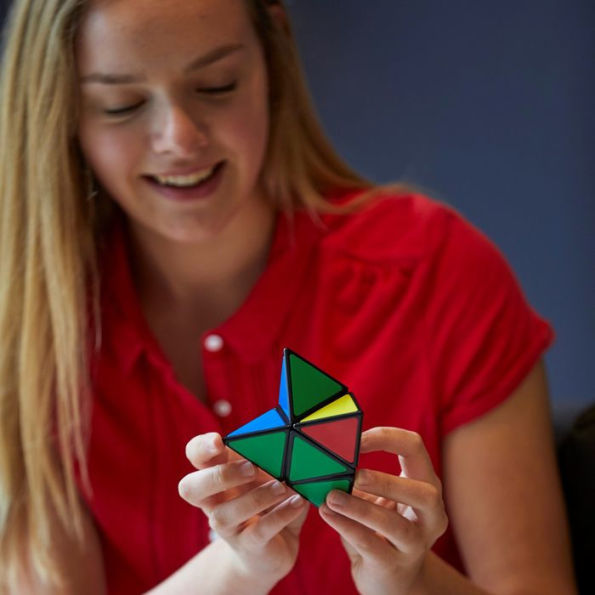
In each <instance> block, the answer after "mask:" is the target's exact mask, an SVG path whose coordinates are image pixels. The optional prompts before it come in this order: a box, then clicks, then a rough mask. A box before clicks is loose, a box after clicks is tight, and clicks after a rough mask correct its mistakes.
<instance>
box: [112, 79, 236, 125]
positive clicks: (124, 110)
mask: <svg viewBox="0 0 595 595" xmlns="http://www.w3.org/2000/svg"><path fill="white" fill-rule="evenodd" d="M236 88H237V82H236V81H233V82H231V83H229V84H227V85H222V86H219V87H199V88H197V89H196V92H197V93H198V94H202V95H207V96H209V97H214V96H218V95H227V94H229V93H232V92H233V91H235V90H236ZM144 103H145V102H144V101H139V102H138V103H135V104H132V105H124V106H121V107H115V108H111V109H104V110H103V113H104V114H105V115H106V116H112V117H118V116H125V115H128V114H131V113H133V112H134V111H136V110H137V109H139V108H140V107H142V105H144Z"/></svg>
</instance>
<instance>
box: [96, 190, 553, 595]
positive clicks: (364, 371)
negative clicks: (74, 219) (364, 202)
mask: <svg viewBox="0 0 595 595" xmlns="http://www.w3.org/2000/svg"><path fill="white" fill-rule="evenodd" d="M323 221H324V224H325V225H324V226H320V225H317V224H315V223H313V222H312V220H311V219H310V218H309V217H308V216H307V215H306V214H304V213H298V214H297V215H296V216H295V218H294V220H293V224H292V223H290V221H289V220H288V219H287V218H286V217H285V216H283V215H279V216H278V219H277V226H276V231H275V236H274V241H273V245H272V249H271V252H270V255H269V262H268V265H267V267H266V269H265V271H264V273H263V274H262V276H261V277H260V278H259V280H258V281H257V283H256V285H255V286H254V288H253V289H252V291H251V293H250V295H249V296H248V298H247V300H246V301H245V303H244V304H243V305H242V306H241V307H240V309H239V310H238V311H237V312H236V313H235V314H234V315H233V316H232V317H231V318H230V319H228V320H227V321H226V322H225V323H224V324H222V325H221V326H220V327H218V328H214V329H212V330H211V331H210V332H209V333H206V334H205V336H202V337H197V338H196V357H197V358H202V361H203V366H204V373H205V381H206V386H207V392H208V400H207V402H206V403H202V402H200V401H199V400H198V399H196V398H195V397H194V396H193V395H192V394H191V393H190V392H189V391H188V390H186V389H185V388H184V387H183V386H182V385H181V384H180V383H179V382H178V381H177V380H176V377H175V373H174V371H173V368H172V366H171V364H170V362H169V361H168V360H167V358H166V357H165V356H164V354H163V352H162V351H161V349H160V347H159V345H158V344H157V342H156V340H155V338H154V337H153V335H152V334H151V332H150V330H149V328H148V325H147V323H146V321H145V319H144V317H143V314H142V311H141V309H140V307H139V302H138V299H137V296H136V295H135V290H134V287H133V284H132V281H131V277H130V272H129V268H128V261H127V250H126V242H125V238H124V232H123V231H121V230H120V232H116V233H114V234H113V235H112V236H111V241H110V243H109V247H108V250H107V251H106V253H105V254H104V257H103V259H102V269H103V283H104V293H103V298H102V299H103V301H102V313H103V320H102V325H103V343H102V348H101V352H100V353H99V355H98V357H97V361H96V362H95V365H94V395H95V397H94V405H93V416H92V434H91V441H90V447H89V469H90V475H91V483H92V487H93V495H92V496H88V497H87V498H88V499H87V501H88V505H89V508H90V510H91V513H92V514H93V516H94V518H95V521H96V524H97V528H98V530H99V534H100V536H101V541H102V545H103V554H104V561H105V569H106V574H107V581H108V586H109V590H110V592H111V593H126V594H130V593H136V592H141V591H143V590H146V589H149V588H150V587H152V586H154V585H155V584H157V583H158V582H160V581H162V580H163V579H165V578H166V577H167V576H169V575H170V574H171V573H172V572H173V571H174V570H176V569H177V568H178V567H179V566H181V565H182V564H184V562H186V561H187V560H188V559H189V558H191V557H192V556H193V555H194V554H196V553H197V552H198V551H199V550H200V549H201V548H203V547H204V546H205V545H207V544H208V543H209V528H208V525H207V521H206V518H205V517H204V515H203V513H202V512H201V511H200V510H198V509H196V508H194V507H192V506H191V505H189V504H187V503H186V502H184V501H183V500H182V499H181V498H180V497H179V496H178V491H177V485H178V482H179V480H180V479H181V478H182V477H183V476H184V475H185V474H186V473H188V472H190V471H192V467H191V465H190V463H189V462H188V461H187V460H186V457H185V455H184V448H185V445H186V443H187V442H188V440H189V439H190V438H191V437H193V436H195V435H196V434H199V433H204V432H210V431H217V432H220V433H221V434H222V435H225V434H227V433H228V432H230V431H232V430H234V429H236V428H238V427H239V426H241V425H242V424H244V423H246V422H247V421H249V420H251V419H252V418H254V417H256V416H257V415H259V414H261V413H264V412H265V411H267V410H268V409H270V408H271V407H273V406H275V405H276V403H277V397H278V385H279V379H280V371H281V354H282V348H283V347H289V348H291V349H293V350H294V351H296V352H297V353H299V354H301V355H303V356H304V357H306V358H307V359H308V360H310V361H312V362H314V363H315V364H316V365H318V366H319V367H320V368H322V369H323V370H325V371H327V372H328V373H329V374H331V375H332V376H334V377H335V378H337V379H339V380H340V381H341V382H343V383H344V384H346V385H347V386H348V387H349V389H350V390H351V391H352V392H353V393H354V394H355V396H356V398H357V399H358V401H359V403H360V404H361V406H362V409H363V411H364V429H366V428H370V427H373V426H378V425H393V426H398V427H403V428H407V429H410V430H415V431H417V432H419V433H420V434H421V435H422V437H423V439H424V441H425V445H426V447H427V449H428V451H429V454H430V456H431V459H432V461H433V464H434V466H435V469H436V471H437V473H438V474H439V475H441V471H442V470H441V445H442V441H443V440H444V437H445V435H446V434H447V433H448V432H450V431H451V430H452V429H453V428H456V427H457V426H459V425H460V424H464V423H466V422H468V421H470V420H472V419H474V418H476V417H478V416H480V415H482V414H483V413H485V412H487V411H488V410H489V409H491V408H492V407H494V406H496V405H498V403H500V402H501V401H502V400H503V399H506V398H507V397H508V396H509V395H510V394H511V393H512V392H513V390H514V389H515V388H516V387H517V386H518V385H519V383H520V382H521V380H522V379H523V378H524V377H525V376H526V375H527V373H528V372H529V370H530V369H531V368H532V366H533V365H534V364H535V363H536V361H537V360H538V358H539V357H540V355H541V354H542V352H543V351H544V350H545V348H546V347H547V346H548V345H549V344H550V342H551V341H552V338H553V333H552V330H551V328H550V327H549V326H548V324H547V323H546V322H544V321H543V320H542V319H541V318H539V317H538V316H537V315H536V314H535V313H534V312H533V311H532V310H531V308H530V307H529V306H528V304H527V303H526V301H525V299H524V297H523V295H522V293H521V291H520V289H519V287H518V284H517V283H516V281H515V279H514V276H513V274H512V273H511V271H510V268H509V267H508V265H507V264H506V262H505V261H504V259H503V257H502V256H501V255H500V253H499V252H498V251H497V249H496V248H495V247H494V246H493V244H492V243H491V242H490V241H489V240H488V239H486V237H485V236H483V235H482V234H481V233H480V232H478V231H477V230H476V229H474V228H473V227H472V226H471V225H470V224H469V223H467V222H466V221H465V220H464V219H462V218H461V217H460V216H459V215H458V214H457V213H456V212H455V211H453V210H452V209H450V208H448V207H446V206H444V205H442V204H440V203H437V202H434V201H431V200H429V199H427V198H425V197H422V196H405V197H390V198H387V199H386V200H382V201H379V202H378V203H376V204H374V206H372V207H369V208H366V209H365V210H364V211H362V212H359V213H357V214H354V215H347V216H340V215H325V216H324V217H323ZM360 466H366V467H370V468H377V469H381V470H384V471H389V472H393V473H395V472H397V468H398V463H397V460H396V457H394V456H392V457H391V456H388V455H366V456H365V457H362V459H361V460H360ZM435 551H436V552H437V553H438V554H439V555H440V556H442V557H443V558H445V559H446V560H447V561H449V562H450V563H452V564H454V565H455V566H457V567H459V568H461V563H460V560H459V557H458V553H457V548H456V544H455V542H454V537H453V534H452V532H451V531H450V530H448V531H447V533H446V534H445V535H444V536H443V537H442V538H441V539H440V540H439V542H438V543H437V544H436V546H435ZM331 585H332V588H333V591H334V592H341V593H352V592H355V588H354V586H353V583H352V579H351V575H350V569H349V563H348V559H347V556H346V554H345V552H344V550H343V548H342V546H341V543H340V539H339V537H338V535H337V534H336V533H334V532H333V531H332V530H331V529H330V528H329V527H327V526H326V525H325V524H324V523H323V522H322V520H321V519H319V518H318V514H317V512H316V511H315V510H311V511H310V514H309V517H308V519H307V520H306V523H305V525H304V528H303V530H302V534H301V539H300V553H299V557H298V561H297V563H296V566H295V568H294V570H293V571H292V572H291V573H290V575H289V576H288V577H286V578H285V579H284V580H283V581H282V582H281V583H279V585H278V586H277V588H276V589H275V591H277V589H278V590H279V592H283V593H286V594H292V593H295V594H298V593H299V594H300V595H305V594H309V593H320V592H321V591H322V590H323V589H324V588H326V587H329V586H331Z"/></svg>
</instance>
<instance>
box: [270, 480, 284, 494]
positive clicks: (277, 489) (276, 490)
mask: <svg viewBox="0 0 595 595" xmlns="http://www.w3.org/2000/svg"><path fill="white" fill-rule="evenodd" d="M270 489H271V492H273V494H276V495H278V496H280V495H281V494H283V493H285V486H284V485H283V484H282V483H281V482H280V481H274V482H273V483H272V484H271V488H270Z"/></svg>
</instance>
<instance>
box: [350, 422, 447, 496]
mask: <svg viewBox="0 0 595 595" xmlns="http://www.w3.org/2000/svg"><path fill="white" fill-rule="evenodd" d="M376 450H382V451H385V452H388V453H392V454H395V455H398V457H399V462H400V463H401V469H402V471H403V473H404V474H405V475H406V476H407V477H412V478H414V479H420V480H421V481H427V482H429V483H431V484H434V485H436V483H437V481H438V477H437V476H436V474H435V473H434V467H433V465H432V461H431V459H430V456H429V455H428V451H427V450H426V447H425V445H424V442H423V439H422V437H421V436H420V435H419V434H418V433H417V432H410V431H409V430H403V429H401V428H390V427H378V428H372V429H371V430H366V431H365V432H364V433H363V434H362V438H361V444H360V453H367V452H373V451H376Z"/></svg>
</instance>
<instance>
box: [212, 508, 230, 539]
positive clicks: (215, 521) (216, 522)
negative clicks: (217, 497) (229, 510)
mask: <svg viewBox="0 0 595 595" xmlns="http://www.w3.org/2000/svg"><path fill="white" fill-rule="evenodd" d="M228 525H229V523H228V520H227V516H226V515H225V513H224V511H222V510H221V508H214V509H213V510H212V511H211V514H210V515H209V527H210V528H211V529H213V531H215V532H216V533H218V534H219V535H221V536H223V535H225V534H226V533H227V532H228V529H229V526H228Z"/></svg>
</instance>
